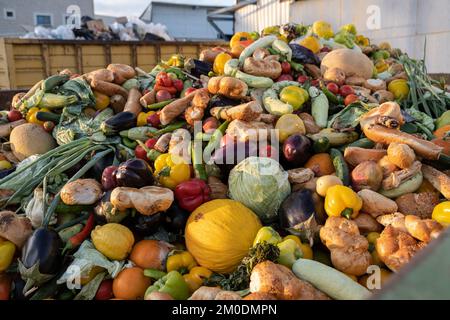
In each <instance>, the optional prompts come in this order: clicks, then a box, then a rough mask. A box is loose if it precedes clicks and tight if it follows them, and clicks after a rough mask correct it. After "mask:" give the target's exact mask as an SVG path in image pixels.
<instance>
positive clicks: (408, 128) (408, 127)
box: [400, 122, 419, 134]
mask: <svg viewBox="0 0 450 320" xmlns="http://www.w3.org/2000/svg"><path fill="white" fill-rule="evenodd" d="M400 130H401V131H403V132H406V133H409V134H412V133H416V132H417V131H419V128H418V127H417V126H416V125H415V124H414V123H411V122H407V123H405V124H403V125H402V126H401V127H400Z"/></svg>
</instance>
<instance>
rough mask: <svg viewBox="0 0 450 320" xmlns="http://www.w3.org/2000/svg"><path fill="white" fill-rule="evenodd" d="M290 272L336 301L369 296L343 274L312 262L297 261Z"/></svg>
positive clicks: (368, 293)
mask: <svg viewBox="0 0 450 320" xmlns="http://www.w3.org/2000/svg"><path fill="white" fill-rule="evenodd" d="M292 271H293V272H294V274H295V275H296V276H297V277H299V278H300V279H302V280H305V281H307V282H309V283H311V284H312V285H313V286H314V287H316V288H317V289H319V290H320V291H322V292H324V293H326V294H327V295H329V296H330V297H331V298H333V299H336V300H364V299H367V298H368V297H369V296H370V294H371V293H370V291H369V290H367V289H366V288H365V287H363V286H362V285H360V284H359V283H358V282H356V281H354V280H352V279H351V278H350V277H348V276H347V275H345V274H344V273H342V272H340V271H338V270H336V269H334V268H332V267H329V266H327V265H324V264H323V263H320V262H317V261H314V260H309V259H298V260H297V261H295V263H294V265H293V266H292Z"/></svg>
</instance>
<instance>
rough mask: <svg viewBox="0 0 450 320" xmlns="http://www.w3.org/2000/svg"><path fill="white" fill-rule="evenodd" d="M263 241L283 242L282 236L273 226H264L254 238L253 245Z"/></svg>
mask: <svg viewBox="0 0 450 320" xmlns="http://www.w3.org/2000/svg"><path fill="white" fill-rule="evenodd" d="M261 242H267V243H271V244H277V243H279V242H281V236H280V235H279V234H278V232H276V231H275V230H274V229H273V228H272V227H262V228H261V229H259V230H258V233H257V234H256V237H255V240H253V246H255V245H256V244H258V243H261Z"/></svg>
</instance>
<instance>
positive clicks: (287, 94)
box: [280, 86, 309, 111]
mask: <svg viewBox="0 0 450 320" xmlns="http://www.w3.org/2000/svg"><path fill="white" fill-rule="evenodd" d="M308 99H309V94H308V92H307V91H306V90H305V89H303V88H300V87H297V86H287V87H285V88H283V90H281V92H280V100H281V101H283V102H284V103H289V104H290V105H291V106H292V107H293V109H294V111H295V110H298V109H300V108H301V107H302V106H303V104H304V103H305V102H306V101H308Z"/></svg>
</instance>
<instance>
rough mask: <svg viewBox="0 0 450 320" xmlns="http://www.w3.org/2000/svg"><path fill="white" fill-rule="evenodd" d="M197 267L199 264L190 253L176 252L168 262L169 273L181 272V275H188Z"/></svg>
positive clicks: (170, 256)
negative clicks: (187, 273)
mask: <svg viewBox="0 0 450 320" xmlns="http://www.w3.org/2000/svg"><path fill="white" fill-rule="evenodd" d="M195 266H197V262H195V259H194V257H193V256H192V254H190V252H189V251H175V252H174V253H173V254H171V255H169V257H168V258H167V262H166V269H167V272H170V271H179V272H180V273H186V272H188V271H190V270H191V269H192V268H194V267H195Z"/></svg>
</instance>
